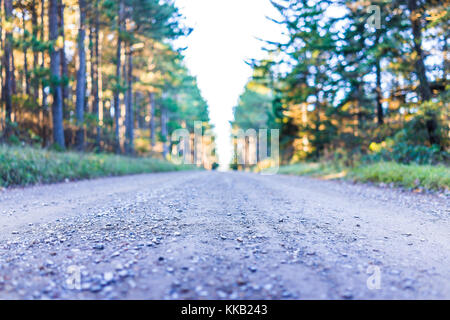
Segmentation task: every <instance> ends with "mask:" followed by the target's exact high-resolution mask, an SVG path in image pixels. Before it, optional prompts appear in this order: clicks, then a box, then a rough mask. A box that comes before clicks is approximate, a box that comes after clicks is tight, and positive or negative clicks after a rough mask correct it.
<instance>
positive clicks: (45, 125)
mask: <svg viewBox="0 0 450 320" xmlns="http://www.w3.org/2000/svg"><path fill="white" fill-rule="evenodd" d="M40 30H41V34H40V36H41V42H44V41H45V0H42V2H41V28H40ZM41 68H42V69H43V68H45V51H44V50H42V53H41ZM41 89H42V92H41V94H42V146H43V147H45V146H47V145H48V140H49V138H48V136H49V134H48V131H49V130H48V127H49V118H50V117H49V110H48V105H47V90H46V87H45V85H44V83H42V87H41Z"/></svg>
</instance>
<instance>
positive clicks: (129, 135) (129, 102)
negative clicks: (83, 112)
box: [125, 47, 134, 154]
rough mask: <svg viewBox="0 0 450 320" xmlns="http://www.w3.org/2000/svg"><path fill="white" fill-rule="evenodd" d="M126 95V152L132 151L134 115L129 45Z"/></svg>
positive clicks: (131, 60) (131, 59) (131, 152)
mask: <svg viewBox="0 0 450 320" xmlns="http://www.w3.org/2000/svg"><path fill="white" fill-rule="evenodd" d="M127 51H128V52H127V60H128V61H127V95H126V107H125V110H126V113H125V124H126V128H125V131H126V151H127V153H128V154H133V152H134V117H133V54H132V51H131V47H128V50H127Z"/></svg>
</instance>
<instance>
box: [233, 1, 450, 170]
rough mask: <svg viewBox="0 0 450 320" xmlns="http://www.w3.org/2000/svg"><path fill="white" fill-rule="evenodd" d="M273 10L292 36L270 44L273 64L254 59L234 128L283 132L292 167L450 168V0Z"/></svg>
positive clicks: (283, 4)
mask: <svg viewBox="0 0 450 320" xmlns="http://www.w3.org/2000/svg"><path fill="white" fill-rule="evenodd" d="M272 5H273V6H274V7H275V8H276V10H277V12H278V13H279V16H280V17H281V18H279V19H272V20H273V23H274V24H278V25H281V26H282V27H283V30H284V32H285V35H286V40H285V41H284V42H280V43H274V42H268V41H265V42H264V43H263V47H264V49H265V50H266V51H267V58H266V59H264V60H259V61H257V60H252V61H249V62H248V63H249V64H251V66H252V67H253V77H252V78H251V79H250V81H249V82H248V84H247V86H246V88H245V91H244V93H243V94H242V95H241V97H240V99H239V102H238V104H237V106H236V107H235V108H234V115H235V120H234V121H233V122H232V126H233V130H234V131H235V130H237V129H244V130H247V129H249V128H278V129H279V130H280V136H281V142H280V144H281V154H282V163H283V164H285V165H288V164H296V163H301V162H305V161H306V162H321V161H325V162H328V163H335V164H338V165H340V166H342V167H352V166H355V165H358V164H361V163H378V162H380V161H385V162H390V163H395V164H417V165H432V166H433V165H434V166H436V165H446V166H448V164H449V160H450V158H449V153H448V151H449V147H450V139H449V137H450V136H449V126H450V122H449V85H450V83H449V71H450V55H449V49H448V46H449V36H450V30H449V18H450V6H449V2H448V1H433V0H431V1H422V0H377V1H375V0H374V1H370V2H369V1H346V0H338V1H323V0H308V1H306V0H301V1H289V0H274V1H272ZM447 170H448V169H447ZM446 175H447V177H448V171H446Z"/></svg>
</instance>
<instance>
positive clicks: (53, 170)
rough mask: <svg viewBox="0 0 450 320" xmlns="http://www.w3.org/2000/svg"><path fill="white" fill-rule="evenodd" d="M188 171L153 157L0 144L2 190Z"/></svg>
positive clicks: (189, 167)
mask: <svg viewBox="0 0 450 320" xmlns="http://www.w3.org/2000/svg"><path fill="white" fill-rule="evenodd" d="M188 169H193V167H192V166H178V165H175V164H173V163H170V162H168V161H163V160H158V159H152V158H132V157H125V156H118V155H111V154H94V153H77V152H56V151H49V150H42V149H34V148H31V147H11V146H6V145H0V186H1V187H10V186H26V185H32V184H38V183H52V182H59V181H64V180H66V179H69V180H81V179H89V178H98V177H104V176H120V175H128V174H138V173H151V172H167V171H178V170H188Z"/></svg>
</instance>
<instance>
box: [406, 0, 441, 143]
mask: <svg viewBox="0 0 450 320" xmlns="http://www.w3.org/2000/svg"><path fill="white" fill-rule="evenodd" d="M417 1H418V0H408V9H409V11H410V21H411V28H412V34H413V41H414V50H415V52H416V55H417V57H416V69H415V71H416V74H417V77H418V78H419V82H420V87H419V88H420V89H419V92H420V95H421V97H422V101H423V102H426V101H429V100H430V99H431V97H432V94H431V88H430V84H429V82H428V78H427V75H426V69H425V63H424V54H423V50H422V23H421V16H422V14H421V12H420V10H419V9H420V8H419V7H418V5H417ZM425 116H426V118H427V119H426V126H427V131H428V139H429V142H430V144H432V145H433V144H436V145H440V143H441V139H440V136H439V133H438V132H437V129H438V120H437V116H436V113H435V112H433V111H427V112H426V114H425Z"/></svg>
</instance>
